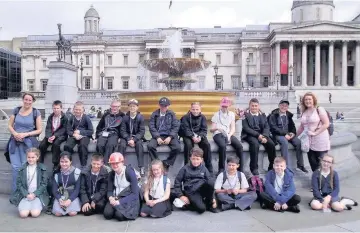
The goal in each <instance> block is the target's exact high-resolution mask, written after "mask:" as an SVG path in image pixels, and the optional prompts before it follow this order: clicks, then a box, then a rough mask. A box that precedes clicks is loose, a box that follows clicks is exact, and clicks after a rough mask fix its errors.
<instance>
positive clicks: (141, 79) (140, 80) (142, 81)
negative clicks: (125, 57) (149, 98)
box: [136, 76, 146, 90]
mask: <svg viewBox="0 0 360 233" xmlns="http://www.w3.org/2000/svg"><path fill="white" fill-rule="evenodd" d="M136 80H137V86H138V89H139V90H145V89H146V76H137V78H136Z"/></svg>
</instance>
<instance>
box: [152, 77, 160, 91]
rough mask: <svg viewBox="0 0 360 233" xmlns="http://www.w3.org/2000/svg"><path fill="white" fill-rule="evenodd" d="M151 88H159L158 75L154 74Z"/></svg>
mask: <svg viewBox="0 0 360 233" xmlns="http://www.w3.org/2000/svg"><path fill="white" fill-rule="evenodd" d="M150 88H151V89H155V90H156V89H159V83H158V77H157V76H152V77H151V80H150Z"/></svg>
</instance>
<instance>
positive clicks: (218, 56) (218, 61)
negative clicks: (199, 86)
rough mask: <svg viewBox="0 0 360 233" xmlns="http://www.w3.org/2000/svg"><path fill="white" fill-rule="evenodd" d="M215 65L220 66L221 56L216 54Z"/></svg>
mask: <svg viewBox="0 0 360 233" xmlns="http://www.w3.org/2000/svg"><path fill="white" fill-rule="evenodd" d="M216 64H218V65H220V64H221V54H216Z"/></svg>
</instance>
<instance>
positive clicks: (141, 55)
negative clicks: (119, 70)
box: [139, 54, 145, 63]
mask: <svg viewBox="0 0 360 233" xmlns="http://www.w3.org/2000/svg"><path fill="white" fill-rule="evenodd" d="M144 60H145V54H139V63H140V62H143V61H144Z"/></svg>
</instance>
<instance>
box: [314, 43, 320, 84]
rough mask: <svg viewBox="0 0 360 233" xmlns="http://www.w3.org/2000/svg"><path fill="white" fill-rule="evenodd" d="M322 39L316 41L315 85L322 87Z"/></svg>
mask: <svg viewBox="0 0 360 233" xmlns="http://www.w3.org/2000/svg"><path fill="white" fill-rule="evenodd" d="M320 55H321V54H320V41H316V47H315V87H320V70H321V69H320Z"/></svg>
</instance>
